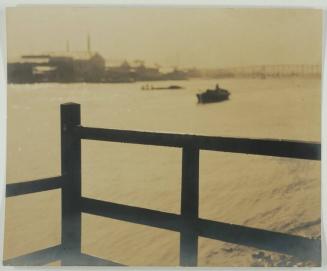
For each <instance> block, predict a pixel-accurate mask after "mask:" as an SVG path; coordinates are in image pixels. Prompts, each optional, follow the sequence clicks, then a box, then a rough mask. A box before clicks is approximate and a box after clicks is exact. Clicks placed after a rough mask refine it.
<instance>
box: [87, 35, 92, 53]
mask: <svg viewBox="0 0 327 271" xmlns="http://www.w3.org/2000/svg"><path fill="white" fill-rule="evenodd" d="M87 52H88V53H89V54H91V38H90V34H87Z"/></svg>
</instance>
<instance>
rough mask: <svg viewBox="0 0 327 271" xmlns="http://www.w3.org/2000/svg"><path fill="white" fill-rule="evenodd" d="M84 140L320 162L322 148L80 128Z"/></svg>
mask: <svg viewBox="0 0 327 271" xmlns="http://www.w3.org/2000/svg"><path fill="white" fill-rule="evenodd" d="M75 132H77V133H78V134H79V136H80V137H81V138H82V139H88V140H101V141H111V142H122V143H133V144H142V145H155V146H166V147H185V146H188V145H192V146H194V147H198V148H199V149H201V150H210V151H223V152H233V153H244V154H255V155H268V156H278V157H289V158H298V159H310V160H320V159H321V149H320V148H321V145H320V143H315V142H301V141H292V140H272V139H249V138H233V137H215V136H198V135H187V134H185V135H183V134H168V133H152V132H139V131H129V130H115V129H103V128H89V127H81V126H80V127H77V128H76V130H75Z"/></svg>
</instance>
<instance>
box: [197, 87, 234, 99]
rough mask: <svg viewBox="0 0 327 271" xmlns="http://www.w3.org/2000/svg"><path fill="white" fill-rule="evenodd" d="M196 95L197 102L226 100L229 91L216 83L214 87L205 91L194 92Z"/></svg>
mask: <svg viewBox="0 0 327 271" xmlns="http://www.w3.org/2000/svg"><path fill="white" fill-rule="evenodd" d="M196 96H197V98H198V103H215V102H222V101H225V100H228V99H229V96H230V92H229V91H228V90H226V89H222V88H219V86H218V85H216V89H207V90H206V91H205V92H202V93H198V94H196Z"/></svg>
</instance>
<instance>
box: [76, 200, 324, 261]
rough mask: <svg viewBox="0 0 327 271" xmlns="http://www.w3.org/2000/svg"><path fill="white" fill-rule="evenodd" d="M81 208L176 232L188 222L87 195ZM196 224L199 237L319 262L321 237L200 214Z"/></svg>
mask: <svg viewBox="0 0 327 271" xmlns="http://www.w3.org/2000/svg"><path fill="white" fill-rule="evenodd" d="M82 212H85V213H88V214H93V215H98V216H104V217H108V218H113V219H118V220H123V221H127V222H131V223H136V224H142V225H147V226H152V227H157V228H161V229H167V230H172V231H177V232H180V231H181V230H182V229H183V228H184V227H186V226H187V225H188V224H187V221H184V220H183V217H182V216H181V215H177V214H171V213H166V212H161V211H155V210H149V209H145V208H140V207H132V206H128V205H122V204H117V203H111V202H105V201H101V200H95V199H89V198H82ZM195 224H196V225H195V228H196V230H197V234H198V236H201V237H206V238H211V239H215V240H218V241H223V242H228V243H234V244H238V245H244V246H250V247H254V248H257V249H263V250H268V251H273V252H278V253H286V254H290V255H293V256H297V257H299V258H300V259H306V260H307V259H310V260H314V261H317V262H320V257H321V253H320V251H321V247H320V240H313V239H309V238H305V237H300V236H294V235H290V234H286V233H279V232H274V231H268V230H262V229H256V228H251V227H245V226H239V225H234V224H229V223H222V222H216V221H211V220H206V219H201V218H198V219H196V220H195Z"/></svg>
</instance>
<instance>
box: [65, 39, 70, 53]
mask: <svg viewBox="0 0 327 271" xmlns="http://www.w3.org/2000/svg"><path fill="white" fill-rule="evenodd" d="M69 51H70V48H69V40H66V52H67V53H68V52H69Z"/></svg>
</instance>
